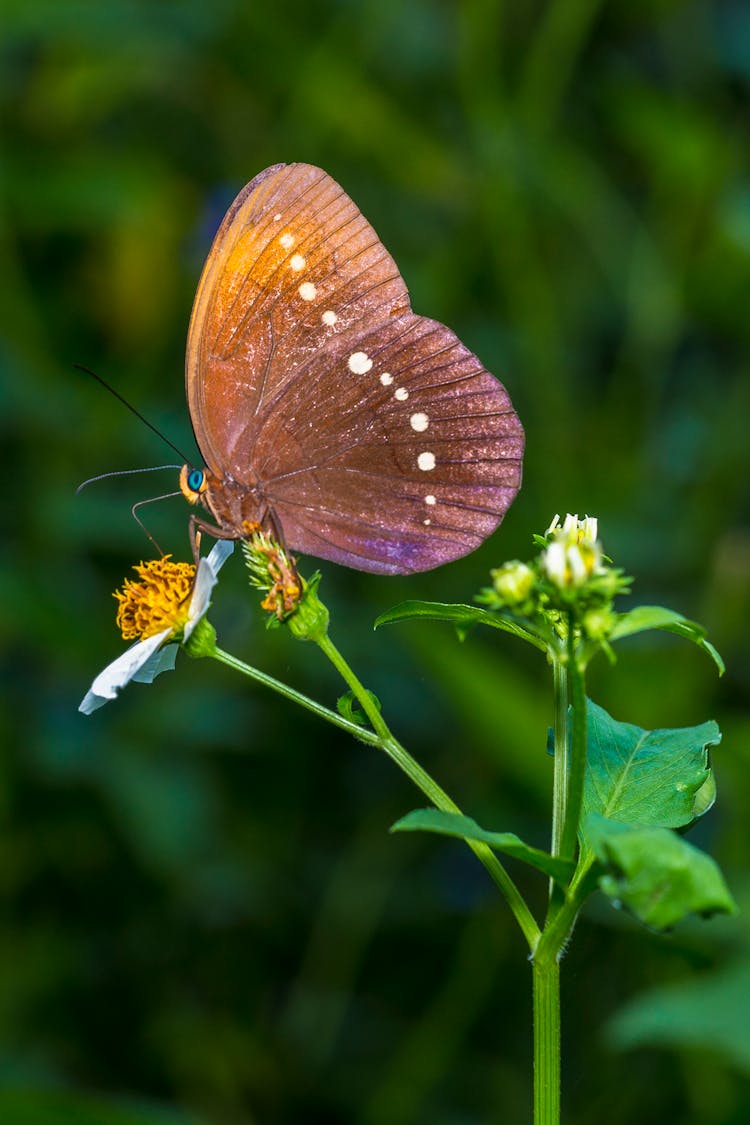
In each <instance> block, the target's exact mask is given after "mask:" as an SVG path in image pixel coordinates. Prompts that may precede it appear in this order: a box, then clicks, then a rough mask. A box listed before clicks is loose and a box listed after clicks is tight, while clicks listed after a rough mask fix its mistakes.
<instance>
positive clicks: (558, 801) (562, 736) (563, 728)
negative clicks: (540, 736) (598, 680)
mask: <svg viewBox="0 0 750 1125" xmlns="http://www.w3.org/2000/svg"><path fill="white" fill-rule="evenodd" d="M552 677H553V684H554V693H555V719H554V723H555V725H554V732H553V733H554V740H555V741H554V749H555V758H554V782H553V789H552V855H554V856H559V855H560V854H561V850H562V838H563V825H564V824H565V812H566V809H567V805H568V767H569V759H570V745H569V730H570V727H569V723H568V669H567V666H566V664H565V663H564V662H563V661H562V660H561V659H560V658H559V656H557V655H555V656H553V657H552Z"/></svg>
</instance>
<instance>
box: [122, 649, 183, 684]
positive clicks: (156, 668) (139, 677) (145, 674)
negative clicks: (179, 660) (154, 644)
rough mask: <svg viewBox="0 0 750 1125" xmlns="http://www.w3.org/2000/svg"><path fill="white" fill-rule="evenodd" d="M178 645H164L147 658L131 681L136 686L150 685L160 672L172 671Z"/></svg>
mask: <svg viewBox="0 0 750 1125" xmlns="http://www.w3.org/2000/svg"><path fill="white" fill-rule="evenodd" d="M179 647H180V646H179V645H178V644H170V645H164V647H163V648H159V649H157V650H156V652H155V653H153V655H152V656H149V658H148V660H147V661H146V663H145V664H144V665H143V666H142V667H141V668H139V669H138V671H137V672H136V673H135V675H134V676H133V680H134V681H135V682H136V683H137V684H152V683H153V682H154V680H155V679H156V677H157V676H160V675H161V674H162V672H172V671H174V663H175V659H176V657H177V650H178V649H179Z"/></svg>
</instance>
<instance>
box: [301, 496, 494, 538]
mask: <svg viewBox="0 0 750 1125" xmlns="http://www.w3.org/2000/svg"><path fill="white" fill-rule="evenodd" d="M421 503H422V498H421V497H419V499H418V500H417V501H416V504H421ZM284 507H285V508H299V509H300V510H301V511H304V512H309V513H310V515H312V516H315V517H316V518H318V517H319V518H320V519H323V518H325V517H326V516H334V517H338V518H339V519H341V518H342V517H344V513H343V512H341V511H340V510H337V509H336V508H329V507H320V506H319V505H314V506H313V505H310V504H303V503H301V502H300V501H299V500H284ZM480 510H482V509H477V511H480ZM487 514H488V515H493V516H494V515H496V514H497V513H496V512H491V511H489V510H487ZM345 518H346V525H347V527H352V528H355V527H361V528H366V529H367V530H369V531H380V532H382V531H384V530H385V529H386V526H387V525H384V524H383V523H380V522H376V521H375V519H372V520H369V519H366V518H364V517H362V516H358V515H354V514H353V513H351V512H347V513H346V514H345ZM437 519H439V516H438V517H437ZM422 527H424V524H422V525H420V524H419V523H417V524H415V526H414V528H413V529H411V530H410V531H407V532H405V533H404V532H403V529H402V528H400V527H398V528H388V530H391V531H398V532H400V533H401V534H407V535H411V536H412V537H413V535H414V532H415V531H420V534H421V535H423V536H427V535H429V538H430V539H434V538H435V532H437V531H454V532H455V533H456V534H457V535H463V536H466V535H467V534H470V535H476V532H467V529H466V528H463V527H454V526H453V524H450V523H444V522H439V523H438V522H437V520H436V517H435V516H432V517H431V522H430V525H429V527H430V531H429V532H426V531H422V530H421V528H422Z"/></svg>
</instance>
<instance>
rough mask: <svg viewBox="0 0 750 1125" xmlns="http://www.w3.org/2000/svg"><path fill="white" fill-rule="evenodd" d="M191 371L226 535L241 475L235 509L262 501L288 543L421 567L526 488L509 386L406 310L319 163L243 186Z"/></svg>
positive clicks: (378, 567)
mask: <svg viewBox="0 0 750 1125" xmlns="http://www.w3.org/2000/svg"><path fill="white" fill-rule="evenodd" d="M187 382H188V397H189V403H190V409H191V414H192V418H193V424H194V426H195V430H196V436H197V439H198V443H199V445H200V448H201V452H202V453H203V455H204V457H205V458H206V463H207V465H208V466H209V468H210V470H211V472H212V474H213V477H214V478H215V479H214V482H213V484H212V492H211V496H210V506H211V508H212V510H213V511H214V513H215V514H216V516H217V518H218V519H219V522H220V523H221V524H222V530H223V531H224V533H230V532H234V533H235V534H236V535H237V536H240V535H241V534H242V528H241V526H234V524H235V523H236V522H237V515H236V506H235V507H234V508H232V509H231V515H230V505H229V504H227V505H223V504H222V488H223V487H224V486H226V488H227V489H228V488H229V484H228V482H232V483H231V487H232V489H234V492H235V493H236V489H237V487H238V485H237V483H236V482H239V485H240V486H243V487H245V488H246V489H247V493H248V501H249V503H248V508H247V510H246V511H245V518H248V516H247V512H249V511H250V510H257V515H256V516H254V517H252V518H261V517H262V516H263V515H264V513H265V510H266V509H268V510H270V511H271V512H273V515H274V520H273V523H274V526H275V528H277V529H278V528H281V529H283V533H284V536H285V538H286V541H287V544H288V545H289V546H290V547H291V548H292V549H295V550H301V551H305V552H308V553H310V554H313V555H317V556H319V557H321V558H328V559H332V560H334V561H336V562H340V563H344V564H346V565H349V566H353V567H357V568H358V569H361V570H372V571H380V572H384V573H406V572H410V571H418V570H426V569H429V568H430V567H434V566H437V565H439V564H440V563H442V562H447V561H449V560H450V559H453V558H457V557H459V556H461V555H463V554H466V553H467V552H468V551H470V550H472V549H473V548H475V547H477V546H478V545H479V544H480V543H481V542H482V540H483V539H484V538H486V536H487V535H489V534H490V533H491V532H492V531H493V530H494V528H495V527H496V526H497V524H498V523H499V521H500V520H501V519H502V516H503V515H504V513H505V511H506V509H507V508H508V506H509V504H510V503H511V501H512V499H513V497H514V496H515V494H516V492H517V490H518V487H519V485H520V470H521V456H522V452H523V431H522V429H521V426H520V423H519V421H518V418H517V416H516V414H515V413H514V411H513V408H512V406H511V403H510V400H509V398H508V395H507V393H506V392H505V390H504V388H503V387H502V385H501V384H500V383H499V382H498V381H497V379H495V378H494V376H492V375H490V374H489V373H488V372H486V371H485V370H484V368H483V367H482V365H481V363H480V362H479V360H478V359H477V358H476V357H475V356H474V355H472V353H471V352H470V351H469V350H468V349H467V348H466V347H465V346H464V345H463V344H461V342H460V341H459V340H458V339H457V337H456V336H455V335H454V333H453V332H451V330H450V329H448V328H446V327H445V326H444V325H442V324H438V323H437V322H436V321H432V320H428V319H426V318H424V317H420V316H417V315H415V314H414V313H413V312H412V311H411V308H410V306H409V299H408V293H407V291H406V287H405V286H404V283H403V281H402V279H401V277H400V275H399V273H398V270H397V268H396V266H395V263H394V262H393V260H392V258H391V257H390V256H389V255H388V253H387V251H386V250H385V249H384V247H383V246H382V244H381V243H380V242H379V240H378V238H377V236H376V235H375V232H374V231H373V230H372V228H371V227H370V226H369V224H368V223H367V222H366V220H365V219H364V218H363V217H362V215H361V214H360V212H359V211H358V210H357V208H356V206H355V205H354V204H353V203H352V201H351V200H350V199H349V198H348V196H346V195H345V194H344V192H343V191H342V190H341V188H340V187H339V186H338V185H337V184H336V183H335V182H334V181H333V180H332V179H331V178H330V177H329V176H327V175H326V173H324V172H322V171H321V170H320V169H318V168H312V167H310V166H308V165H288V166H284V165H280V166H277V167H275V168H271V169H268V170H267V172H264V173H261V175H260V176H258V177H257V178H256V179H255V180H254V181H253V182H252V183H251V184H249V185H248V187H247V188H245V189H244V191H243V192H242V193H241V194H240V196H238V199H237V200H236V201H235V204H234V205H233V207H232V208H231V210H230V212H229V214H228V215H227V217H226V219H225V220H224V223H223V224H222V227H221V228H220V230H219V233H218V234H217V236H216V240H215V242H214V246H213V248H212V251H211V254H210V256H209V259H208V261H207V263H206V267H205V269H204V273H203V277H202V279H201V283H200V286H199V289H198V294H197V297H196V302H195V307H194V310H193V318H192V321H191V329H190V337H189V341H188V360H187ZM253 506H254V507H253ZM230 525H231V526H230Z"/></svg>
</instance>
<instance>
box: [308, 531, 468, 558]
mask: <svg viewBox="0 0 750 1125" xmlns="http://www.w3.org/2000/svg"><path fill="white" fill-rule="evenodd" d="M366 526H367V527H369V528H370V529H371V530H373V531H376V532H380V533H381V534H382V532H383V528H382V527H379V526H378V525H377V524H368V525H366ZM304 528H305V531H306V532H307V533H308V534H309V535H311V536H312V537H313V538H315V539H318V540H319V541H320V542H321V543H328V544H329V545H332V546H334V547H335V546H337V544H336V543H335V542H334V541H333V540H331V539H329V538H327V537H326V536H325V535H323V534H322V533H321V532H320V531H317V530H316V529H315V528H313V527H310V525H309V524H305V525H304ZM430 530H432V529H430ZM436 530H437V531H439V529H436ZM459 534H460V535H461V536H462V538H464V539H467V538H471V539H478V538H479V536H478V535H477V534H476V532H466V531H462V532H460V533H459ZM429 538H430V542H431V543H435V542H445V543H450V544H453V540H452V539H451V538H450V537H449V536H447V535H440V534H435V535H430V537H429ZM408 541H409V542H411V543H417V542H418V540H416V539H415V538H414V536H412V535H410V536H409V537H408ZM393 542H394V543H396V544H398V543H399V540H396V539H394V540H393ZM401 542H403V539H402V540H401ZM343 553H345V554H347V555H352V556H354V557H356V558H359V559H367V560H369V561H372V555H368V554H366V553H365V552H364V551H361V550H355V549H354V547H353V545H352V544H351V543H347V545H346V548H345V550H344V551H342V554H343Z"/></svg>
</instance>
